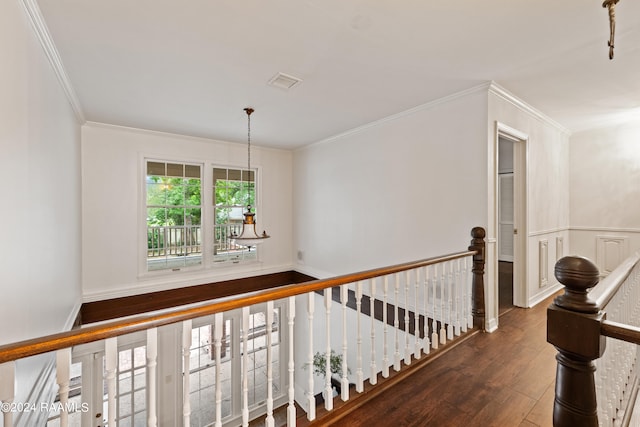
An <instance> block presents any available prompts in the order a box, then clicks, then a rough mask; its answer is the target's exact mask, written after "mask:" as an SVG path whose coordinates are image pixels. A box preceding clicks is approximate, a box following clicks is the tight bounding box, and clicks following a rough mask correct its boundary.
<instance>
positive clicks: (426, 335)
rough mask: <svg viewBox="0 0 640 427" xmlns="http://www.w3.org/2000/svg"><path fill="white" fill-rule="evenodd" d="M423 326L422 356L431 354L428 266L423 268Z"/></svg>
mask: <svg viewBox="0 0 640 427" xmlns="http://www.w3.org/2000/svg"><path fill="white" fill-rule="evenodd" d="M423 287H424V325H423V335H424V338H423V341H422V348H423V349H424V354H429V353H430V352H431V342H430V341H429V312H428V307H429V266H425V267H424V286H423Z"/></svg>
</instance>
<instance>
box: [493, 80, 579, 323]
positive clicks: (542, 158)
mask: <svg viewBox="0 0 640 427" xmlns="http://www.w3.org/2000/svg"><path fill="white" fill-rule="evenodd" d="M488 120H489V124H490V126H489V134H488V141H489V145H490V158H489V171H488V175H489V177H490V178H489V179H490V180H491V186H492V187H493V186H495V179H496V178H495V176H496V170H495V167H496V165H495V162H492V158H493V156H494V155H495V151H494V150H495V141H496V127H497V126H498V125H497V124H498V123H500V124H502V125H506V126H507V127H509V128H512V129H515V130H516V131H518V132H520V133H521V134H524V135H526V137H527V143H526V145H527V147H526V149H527V153H526V156H527V167H526V169H527V176H526V180H527V190H526V193H527V194H526V199H527V202H526V203H527V209H526V218H527V220H526V222H527V224H526V229H527V236H526V238H527V242H526V246H527V260H526V273H525V280H524V282H525V283H524V286H525V287H526V289H524V297H525V300H526V303H525V305H526V306H532V305H535V304H536V303H538V302H539V301H541V300H542V299H544V298H545V297H546V296H547V295H549V294H551V293H552V292H553V291H554V290H555V289H557V282H556V280H555V278H554V276H553V267H554V264H555V261H556V260H557V259H558V258H559V257H561V255H562V254H561V253H556V248H560V246H561V247H562V251H563V253H564V255H567V254H568V250H569V237H568V236H569V170H568V167H567V164H568V161H569V134H568V132H567V131H566V130H565V129H563V128H562V127H560V126H559V125H557V124H555V123H554V122H552V121H551V120H549V119H548V118H546V117H545V116H544V115H543V114H541V113H539V112H538V111H536V110H535V109H533V108H532V107H530V106H528V105H526V104H525V103H523V102H521V101H520V100H518V99H517V98H515V97H513V95H511V94H508V93H507V92H506V91H504V90H503V89H501V88H499V87H497V86H496V87H492V88H491V89H490V91H489V114H488ZM492 165H493V169H492ZM490 199H491V196H490ZM494 203H495V202H494V201H493V200H490V201H489V206H488V207H489V210H490V213H489V228H488V230H487V240H488V242H489V244H488V247H487V252H488V254H487V255H488V265H487V269H488V284H487V285H488V288H487V292H488V295H487V296H488V298H489V300H490V301H497V300H496V298H495V297H496V296H497V275H496V274H495V269H496V266H495V264H494V262H495V259H496V257H495V251H496V247H495V239H496V237H497V234H496V233H497V230H496V224H495V222H494V219H495V217H494V215H495V205H494ZM560 242H562V244H560ZM544 245H546V247H547V249H546V252H545V251H541V247H542V246H544ZM558 252H560V251H558ZM541 254H544V255H545V259H541V258H540V255H541ZM545 278H546V279H547V280H546V282H545V280H544V279H545ZM488 310H489V312H490V313H491V314H492V317H496V318H497V306H495V305H492V306H490V307H488Z"/></svg>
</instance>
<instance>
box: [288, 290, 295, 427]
mask: <svg viewBox="0 0 640 427" xmlns="http://www.w3.org/2000/svg"><path fill="white" fill-rule="evenodd" d="M287 317H288V325H289V364H288V367H289V406H288V407H287V425H288V426H290V427H291V426H295V425H296V405H295V391H296V390H295V368H296V366H295V360H294V341H293V338H294V326H295V324H294V321H295V317H296V297H289V310H287Z"/></svg>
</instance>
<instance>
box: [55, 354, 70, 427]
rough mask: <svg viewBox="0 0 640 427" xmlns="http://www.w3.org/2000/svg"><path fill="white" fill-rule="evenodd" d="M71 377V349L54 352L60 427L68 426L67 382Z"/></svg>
mask: <svg viewBox="0 0 640 427" xmlns="http://www.w3.org/2000/svg"><path fill="white" fill-rule="evenodd" d="M70 377H71V349H70V348H64V349H62V350H58V351H57V352H56V382H57V383H58V396H59V400H60V427H67V426H68V425H69V412H68V406H67V403H68V402H69V380H70Z"/></svg>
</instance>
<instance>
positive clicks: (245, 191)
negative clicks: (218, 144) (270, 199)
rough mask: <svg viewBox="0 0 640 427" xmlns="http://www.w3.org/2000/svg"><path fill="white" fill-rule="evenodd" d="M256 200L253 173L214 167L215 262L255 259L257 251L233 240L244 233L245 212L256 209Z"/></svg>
mask: <svg viewBox="0 0 640 427" xmlns="http://www.w3.org/2000/svg"><path fill="white" fill-rule="evenodd" d="M255 200H256V192H255V172H254V171H252V170H251V171H248V170H241V169H225V168H218V167H214V168H213V206H214V218H215V220H214V232H213V233H214V247H213V260H214V262H225V261H232V262H238V261H240V260H246V259H256V250H255V248H247V247H245V246H240V245H236V244H234V243H233V240H232V238H231V236H232V235H233V234H236V235H239V234H240V233H241V232H242V221H243V219H244V216H243V213H244V212H245V210H246V207H247V205H251V207H252V208H254V207H255ZM253 211H254V212H255V209H253Z"/></svg>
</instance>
